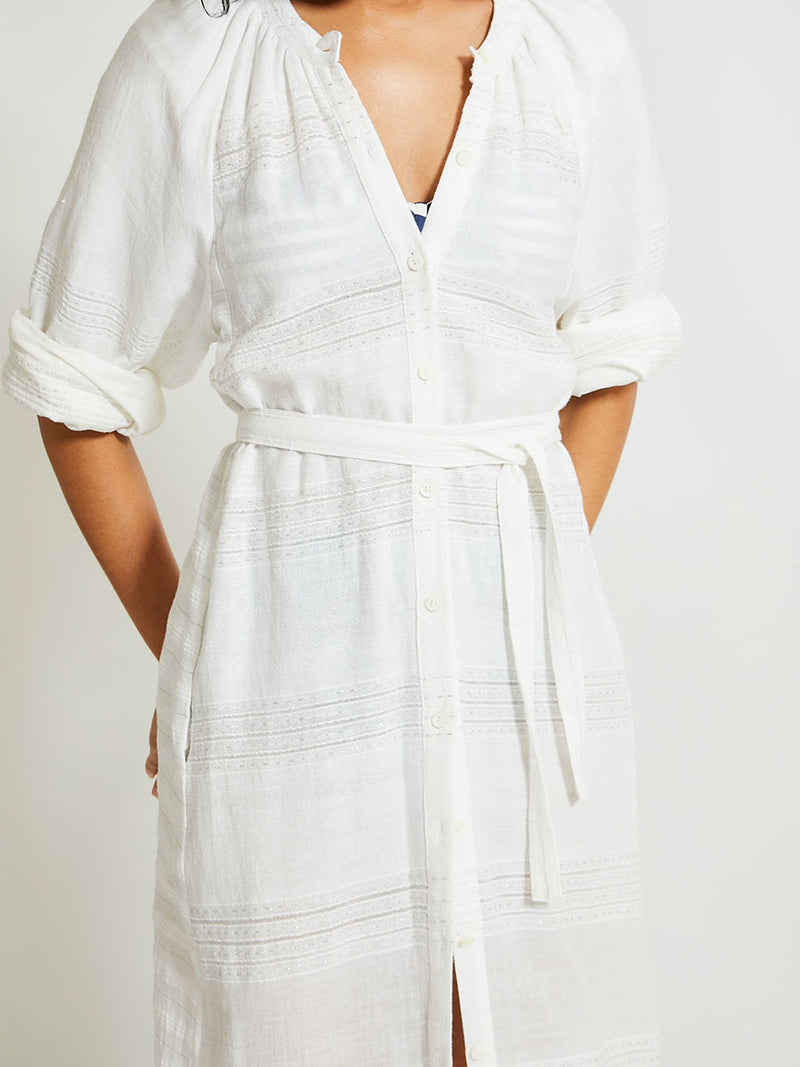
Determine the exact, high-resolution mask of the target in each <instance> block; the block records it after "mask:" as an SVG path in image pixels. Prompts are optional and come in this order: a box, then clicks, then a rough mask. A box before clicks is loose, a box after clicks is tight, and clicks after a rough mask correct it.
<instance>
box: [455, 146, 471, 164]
mask: <svg viewBox="0 0 800 1067" xmlns="http://www.w3.org/2000/svg"><path fill="white" fill-rule="evenodd" d="M471 159H472V152H470V150H469V149H468V148H462V149H461V151H460V152H457V153H456V163H458V165H459V167H466V165H467V163H469V161H470V160H471Z"/></svg>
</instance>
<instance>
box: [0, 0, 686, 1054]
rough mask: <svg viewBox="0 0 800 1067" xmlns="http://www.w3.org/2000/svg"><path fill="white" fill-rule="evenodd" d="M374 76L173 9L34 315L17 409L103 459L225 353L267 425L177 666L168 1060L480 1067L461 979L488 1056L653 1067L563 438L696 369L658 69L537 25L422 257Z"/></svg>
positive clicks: (522, 1) (478, 109) (548, 12)
mask: <svg viewBox="0 0 800 1067" xmlns="http://www.w3.org/2000/svg"><path fill="white" fill-rule="evenodd" d="M340 45H341V33H340V32H339V31H331V32H330V33H326V34H324V35H320V34H318V33H317V32H316V31H315V30H314V29H313V28H312V27H311V26H310V25H309V24H308V23H306V22H305V21H304V20H303V19H302V18H301V17H300V16H299V13H298V12H297V10H296V9H295V8H294V7H293V6H292V4H291V3H290V0H238V2H235V3H232V5H231V8H230V11H229V13H228V15H227V16H224V17H220V18H214V17H210V16H209V15H208V14H207V13H206V12H205V10H204V9H203V6H202V4H201V3H200V0H154V2H152V3H150V5H149V6H148V7H147V8H146V9H145V10H144V11H143V12H142V13H141V14H140V16H139V17H138V18H137V19H136V21H135V22H134V23H133V24H132V25H131V27H130V29H129V30H128V31H127V32H126V33H125V35H124V38H123V40H122V41H121V43H120V45H119V47H118V49H117V51H116V53H115V54H114V56H113V57H112V59H111V60H110V63H109V64H108V67H107V69H106V70H105V72H104V73H103V75H102V78H101V80H100V82H99V85H98V88H97V94H96V98H95V99H94V102H93V104H92V107H91V110H90V113H89V115H88V119H87V122H86V126H85V130H84V133H83V136H82V138H81V141H80V144H79V147H78V149H77V152H76V155H75V159H74V163H73V165H72V167H71V169H70V172H69V174H68V176H67V178H66V180H65V182H64V184H63V187H62V189H61V192H60V195H59V197H58V201H57V203H56V204H55V206H54V207H53V210H52V213H51V214H50V216H49V219H48V221H47V224H46V228H45V230H44V234H43V238H42V241H41V247H40V250H39V252H38V255H37V257H36V261H35V266H34V269H33V275H32V279H31V283H30V295H29V302H28V306H27V307H26V308H17V309H16V310H15V311H14V313H13V316H12V318H11V320H10V324H9V336H10V351H9V355H8V358H7V360H6V362H5V364H4V366H3V385H4V388H5V390H6V391H7V393H9V394H10V395H11V396H14V397H16V398H17V399H18V400H19V401H21V402H22V403H23V404H25V405H27V406H28V407H29V408H31V409H33V411H35V412H38V413H40V414H42V415H45V416H47V417H48V418H49V419H54V420H57V421H59V422H63V423H65V424H66V425H67V426H70V427H72V428H73V429H93V430H101V431H117V432H119V433H121V434H125V435H129V436H134V435H138V434H145V433H150V432H152V431H153V430H154V429H155V428H156V427H158V426H159V424H160V423H161V422H162V420H163V418H164V416H165V407H164V391H165V390H167V389H172V388H175V387H177V386H180V385H181V384H182V383H185V382H187V381H188V380H189V379H190V378H191V377H192V376H193V375H195V374H196V373H197V371H198V369H199V367H200V366H201V364H202V363H203V361H204V359H205V357H206V355H207V353H208V352H209V350H210V348H211V346H212V344H213V345H215V351H214V357H213V365H212V366H211V369H210V373H209V381H210V384H211V386H212V387H213V388H214V389H215V390H216V392H217V393H218V394H219V396H220V398H221V400H222V401H223V402H224V403H225V404H226V405H227V406H228V407H229V408H230V409H231V410H232V411H233V412H234V413H235V416H236V419H235V432H234V428H233V425H232V433H231V440H230V442H229V443H228V444H227V445H226V446H225V447H224V448H223V449H222V450H221V451H220V453H219V455H218V458H217V459H216V461H215V463H214V465H213V469H212V470H211V471H210V473H209V478H208V483H207V486H206V488H205V490H204V493H203V496H202V500H201V501H200V504H199V513H198V517H197V525H196V531H195V534H194V538H193V541H192V544H191V547H190V548H189V550H188V553H187V555H186V558H185V560H184V561H183V565H182V570H181V576H180V583H179V587H178V590H177V594H176V597H175V600H174V602H173V605H172V607H171V610H170V613H169V617H168V622H167V632H166V638H165V641H164V646H163V652H162V654H161V658H160V661H159V665H158V684H157V700H156V705H157V709H158V752H159V775H158V785H159V798H158V840H157V864H156V869H155V896H154V904H153V920H154V935H155V936H154V973H155V981H154V991H153V994H154V998H153V1008H154V1018H155V1032H156V1039H155V1063H156V1064H157V1065H159V1067H320V1065H323V1064H324V1067H448V1065H449V1064H450V1063H451V1001H452V968H453V965H454V966H455V970H456V976H457V980H458V987H459V993H460V1003H461V1014H462V1020H463V1028H464V1037H465V1044H466V1050H467V1057H468V1062H469V1063H470V1065H471V1067H472V1065H474V1067H545V1065H546V1067H645V1065H647V1067H652V1065H655V1064H658V1062H659V1059H658V1056H659V1053H658V1021H657V1013H656V1005H655V999H656V998H655V996H654V991H653V988H654V981H653V978H654V975H653V973H652V969H651V962H650V956H649V952H650V949H649V946H648V934H647V929H646V925H645V913H644V910H643V901H642V888H641V881H640V868H639V859H638V853H637V833H638V830H637V808H636V779H635V765H634V722H633V718H632V708H631V702H630V693H629V689H628V683H627V680H626V668H625V661H624V659H623V652H622V649H621V647H620V639H619V633H618V631H617V628H616V626H615V623H614V620H613V619H612V617H611V614H610V612H609V607H608V604H607V600H606V596H605V593H604V589H603V586H602V584H601V579H600V576H599V573H598V570H597V567H596V563H595V559H594V556H593V549H592V542H591V539H590V535H589V531H588V526H587V523H586V519H585V516H584V512H583V506H582V498H581V490H580V485H579V483H578V480H577V477H576V474H575V470H574V467H573V465H572V462H571V459H570V456H569V453H568V452H567V450H566V448H565V446H564V445H563V443H562V441H561V439H560V433H559V420H558V412H559V410H560V409H561V408H562V407H563V406H564V404H566V402H567V401H568V400H569V399H570V397H571V396H573V395H582V394H585V393H587V392H589V391H592V390H595V389H600V388H603V387H606V386H613V385H621V384H624V383H627V382H633V381H643V380H644V379H646V378H648V377H649V376H650V375H651V374H652V373H653V372H654V371H655V370H657V369H659V368H661V367H663V366H664V365H666V364H668V363H670V362H671V361H672V360H673V359H674V357H675V355H676V353H677V352H678V349H679V347H680V337H681V320H680V318H679V316H678V314H677V312H676V310H675V308H674V306H673V305H672V303H671V302H670V300H669V298H668V297H667V296H666V295H665V293H664V292H663V291H662V289H661V275H662V266H663V263H664V256H665V250H666V242H667V228H668V215H667V206H666V197H665V191H664V182H663V180H662V176H661V170H660V165H659V160H658V153H657V149H656V146H655V144H654V140H653V136H652V132H651V125H650V121H649V118H648V110H647V106H646V104H645V100H644V96H643V88H642V80H641V75H640V72H639V68H638V66H637V60H636V58H635V55H634V52H633V50H632V46H631V40H630V37H629V34H628V32H627V31H626V30H625V28H623V26H622V24H621V23H620V21H619V19H618V17H617V16H616V15H615V14H613V13H612V11H611V9H610V8H609V7H608V6H606V4H605V2H604V0H495V4H494V11H493V15H492V20H491V25H490V27H489V30H488V33H487V35H486V37H485V39H484V40H483V41H476V42H475V45H474V46H473V47H472V48H471V56H470V59H471V64H470V66H469V70H470V86H469V95H468V98H467V100H466V103H465V105H464V108H463V112H462V114H461V116H460V122H459V125H458V128H457V132H456V134H455V138H454V141H453V143H452V147H451V149H450V152H449V155H448V156H447V160H446V164H445V167H444V170H443V173H442V175H441V180H440V181H439V184H438V187H437V189H436V190H435V195H434V197H433V200H432V202H431V204H430V209H429V210H428V212H427V215H426V218H425V222H424V226H423V227H422V228H421V229H420V228H419V226H418V224H417V220H416V219H415V217H414V214H413V213H412V211H411V210H410V207H409V204H408V202H407V201H406V200H405V198H404V194H403V191H402V190H401V188H400V186H399V184H398V181H397V180H396V177H395V175H394V172H393V171H392V168H391V166H390V164H389V161H388V157H387V156H386V154H385V151H384V149H383V147H382V144H381V142H380V140H379V138H378V136H377V133H376V130H375V128H374V126H373V124H372V122H371V120H370V117H369V115H368V114H367V112H366V110H365V108H364V106H363V105H362V102H361V100H360V98H359V96H358V94H357V92H356V90H355V87H354V85H353V83H352V82H351V81H350V80H349V78H348V74H347V72H346V70H345V69H344V67H343V65H342V63H341V62H340V59H339V50H340ZM399 106H400V105H399ZM196 432H197V433H198V434H201V433H202V432H203V429H202V427H201V426H200V425H198V426H197V430H196ZM191 447H192V441H191V440H187V441H186V448H187V449H191Z"/></svg>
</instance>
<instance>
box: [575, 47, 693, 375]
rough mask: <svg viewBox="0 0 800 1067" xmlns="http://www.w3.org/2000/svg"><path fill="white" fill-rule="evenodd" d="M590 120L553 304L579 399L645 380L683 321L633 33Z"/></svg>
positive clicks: (671, 353)
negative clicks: (577, 204) (574, 220)
mask: <svg viewBox="0 0 800 1067" xmlns="http://www.w3.org/2000/svg"><path fill="white" fill-rule="evenodd" d="M621 29H622V41H621V47H620V49H619V50H618V51H617V52H616V58H615V60H614V61H613V62H612V64H611V67H610V69H609V71H608V73H607V74H606V76H605V78H604V79H603V82H602V87H601V89H600V92H599V94H598V97H597V99H596V101H595V105H596V106H595V108H594V110H593V113H592V114H593V118H592V119H591V121H590V122H589V124H588V135H587V137H586V144H585V153H584V159H585V174H586V179H585V186H584V193H583V197H584V199H583V207H582V216H581V221H580V231H579V236H578V241H577V245H576V250H575V257H574V262H573V264H572V272H571V278H570V282H569V285H568V287H567V290H566V292H565V293H564V294H563V296H562V298H561V299H560V300H559V301H557V302H556V305H555V312H556V317H557V320H558V327H559V330H560V336H561V337H562V339H563V340H564V341H565V342H566V343H567V344H568V346H569V348H570V350H571V351H572V353H573V355H574V357H575V361H576V365H577V376H576V381H575V385H574V388H573V395H574V396H582V395H583V394H584V393H588V392H591V391H592V390H595V389H602V388H606V387H609V386H615V385H625V384H627V383H629V382H633V381H642V380H644V379H645V378H647V377H649V375H650V374H652V373H653V371H655V370H656V369H657V368H659V367H662V366H665V365H667V364H669V363H671V362H672V361H673V360H674V358H675V356H676V355H677V353H678V350H679V348H680V344H681V333H682V326H681V318H680V316H679V314H678V312H677V311H676V309H675V307H674V306H673V304H672V302H671V301H670V299H669V297H668V296H667V295H666V294H665V293H664V292H662V290H661V275H662V270H663V265H664V260H665V255H666V249H667V239H668V232H669V210H668V205H667V196H666V191H665V186H664V181H663V177H662V173H661V169H660V162H659V154H658V148H657V145H656V143H655V140H654V137H653V131H652V129H651V125H650V119H649V113H648V107H647V103H646V100H645V95H644V89H643V82H642V78H641V72H640V69H639V65H638V61H637V58H636V55H635V52H634V48H633V45H632V42H631V39H630V36H629V34H628V32H627V30H626V29H625V28H624V27H621Z"/></svg>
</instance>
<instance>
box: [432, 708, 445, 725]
mask: <svg viewBox="0 0 800 1067" xmlns="http://www.w3.org/2000/svg"><path fill="white" fill-rule="evenodd" d="M446 722H447V716H446V715H445V713H444V712H443V711H435V712H434V713H433V715H431V726H435V727H436V729H437V730H441V728H442V727H443V726H444V725H445V724H446Z"/></svg>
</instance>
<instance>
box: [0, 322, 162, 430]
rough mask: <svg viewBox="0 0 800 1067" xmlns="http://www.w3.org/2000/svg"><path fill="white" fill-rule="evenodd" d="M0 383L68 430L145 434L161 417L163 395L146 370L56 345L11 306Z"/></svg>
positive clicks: (158, 382) (159, 423) (152, 376)
mask: <svg viewBox="0 0 800 1067" xmlns="http://www.w3.org/2000/svg"><path fill="white" fill-rule="evenodd" d="M8 336H9V340H10V342H11V344H10V350H9V355H8V358H7V359H6V361H5V363H4V364H3V370H2V385H3V388H4V389H5V391H6V393H8V395H9V396H12V397H14V398H15V399H16V400H19V401H21V402H22V403H23V404H25V405H26V406H27V407H29V408H31V409H32V410H33V411H35V412H36V413H37V414H39V415H43V416H44V417H45V418H48V419H52V420H53V421H54V422H63V423H64V425H66V426H67V427H69V429H71V430H99V431H102V432H105V433H110V432H112V431H117V432H118V433H121V434H124V435H126V436H129V437H130V436H133V435H136V434H144V433H149V432H150V431H151V430H155V429H156V427H157V426H160V425H161V423H162V422H163V421H164V417H165V413H166V412H165V406H164V392H163V389H162V386H161V383H160V381H159V379H158V378H157V376H156V375H155V374H154V373H153V371H152V370H150V369H149V368H147V367H138V368H137V369H135V370H129V369H127V368H125V367H120V366H117V365H116V364H114V363H111V362H110V361H109V360H107V359H102V358H100V357H99V356H95V355H92V354H91V353H89V352H85V351H83V350H82V349H78V348H73V347H71V346H69V345H63V344H60V343H59V342H58V341H55V340H54V339H53V338H52V337H48V335H47V334H46V333H44V332H43V331H42V330H40V329H39V328H38V327H37V326H36V325H35V324H34V323H33V322H32V320H31V319H30V317H29V316H28V314H27V309H24V308H17V309H16V310H15V311H14V313H13V315H12V316H11V320H10V322H9V327H8Z"/></svg>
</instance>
